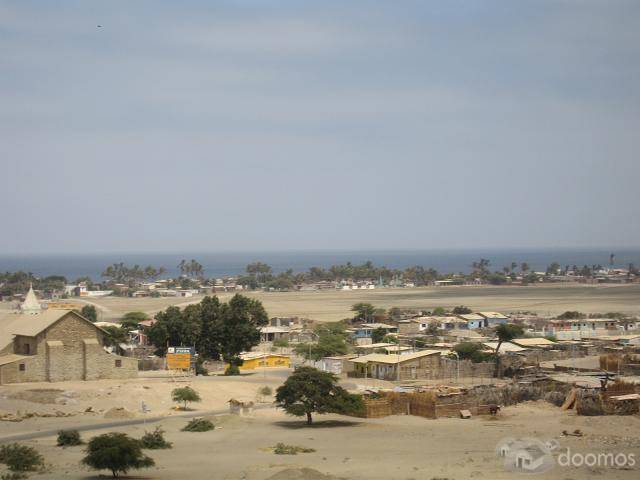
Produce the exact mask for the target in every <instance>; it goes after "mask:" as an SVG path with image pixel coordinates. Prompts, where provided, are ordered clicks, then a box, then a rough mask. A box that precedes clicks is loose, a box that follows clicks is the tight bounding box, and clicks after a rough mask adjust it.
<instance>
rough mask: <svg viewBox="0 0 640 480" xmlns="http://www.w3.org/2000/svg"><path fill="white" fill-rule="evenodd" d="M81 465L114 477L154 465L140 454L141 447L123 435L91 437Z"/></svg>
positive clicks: (149, 459) (111, 434)
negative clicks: (103, 471) (107, 472)
mask: <svg viewBox="0 0 640 480" xmlns="http://www.w3.org/2000/svg"><path fill="white" fill-rule="evenodd" d="M86 454H87V455H86V456H85V457H84V458H83V459H82V463H84V464H85V465H87V466H88V467H91V468H92V469H94V470H110V471H111V474H112V475H113V476H114V477H118V476H119V475H120V474H121V473H123V474H126V473H127V472H128V471H129V470H137V469H140V468H148V467H152V466H154V465H155V462H154V461H153V459H152V458H150V457H147V456H146V455H144V454H143V453H142V447H141V445H140V442H139V441H138V440H135V439H133V438H131V437H129V436H128V435H126V434H124V433H117V432H112V433H105V434H102V435H98V436H97V437H93V438H92V439H91V440H90V441H89V444H88V445H87V450H86Z"/></svg>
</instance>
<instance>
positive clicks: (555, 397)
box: [544, 391, 566, 407]
mask: <svg viewBox="0 0 640 480" xmlns="http://www.w3.org/2000/svg"><path fill="white" fill-rule="evenodd" d="M565 397H566V395H565V394H564V393H562V392H556V391H553V392H549V393H547V394H546V395H545V396H544V399H545V401H547V402H549V403H551V404H553V405H555V406H556V407H561V406H562V404H563V403H564V400H565Z"/></svg>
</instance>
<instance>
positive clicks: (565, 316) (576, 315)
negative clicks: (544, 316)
mask: <svg viewBox="0 0 640 480" xmlns="http://www.w3.org/2000/svg"><path fill="white" fill-rule="evenodd" d="M583 318H587V316H586V315H585V314H584V313H582V312H578V311H575V310H568V311H566V312H564V313H561V314H560V315H558V319H559V320H581V319H583Z"/></svg>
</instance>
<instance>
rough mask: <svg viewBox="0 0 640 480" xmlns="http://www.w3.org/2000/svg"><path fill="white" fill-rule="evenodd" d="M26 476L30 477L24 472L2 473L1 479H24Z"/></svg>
mask: <svg viewBox="0 0 640 480" xmlns="http://www.w3.org/2000/svg"><path fill="white" fill-rule="evenodd" d="M25 478H28V476H27V474H26V473H23V472H9V473H3V474H2V475H0V480H24V479H25Z"/></svg>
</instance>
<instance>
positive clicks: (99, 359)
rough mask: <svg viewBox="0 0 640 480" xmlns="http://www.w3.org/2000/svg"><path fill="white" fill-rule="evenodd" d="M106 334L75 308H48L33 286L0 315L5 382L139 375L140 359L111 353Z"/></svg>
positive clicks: (0, 380) (0, 375)
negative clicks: (16, 305)
mask: <svg viewBox="0 0 640 480" xmlns="http://www.w3.org/2000/svg"><path fill="white" fill-rule="evenodd" d="M105 336H106V332H104V331H103V330H101V329H100V328H98V327H97V326H95V325H94V324H93V323H91V322H90V321H89V320H87V319H86V318H84V317H83V316H82V315H80V314H79V313H77V312H75V311H73V310H55V309H51V310H43V309H42V308H41V305H40V302H39V301H38V299H37V297H36V295H35V293H34V291H33V288H30V289H29V292H28V293H27V295H26V297H25V300H24V302H23V303H22V304H21V305H20V311H19V312H16V313H13V312H11V313H7V314H5V315H4V316H0V384H6V383H22V382H62V381H66V380H98V379H103V378H134V377H136V376H137V375H138V361H137V360H136V359H135V358H129V357H122V356H119V355H114V354H111V353H109V352H108V351H107V350H106V349H105V341H104V340H105Z"/></svg>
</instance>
